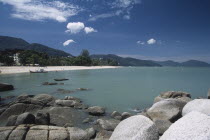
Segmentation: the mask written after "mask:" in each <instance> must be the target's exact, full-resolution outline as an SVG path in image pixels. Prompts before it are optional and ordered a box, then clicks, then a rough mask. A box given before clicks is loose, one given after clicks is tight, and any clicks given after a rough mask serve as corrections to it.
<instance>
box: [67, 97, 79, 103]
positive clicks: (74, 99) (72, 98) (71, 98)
mask: <svg viewBox="0 0 210 140" xmlns="http://www.w3.org/2000/svg"><path fill="white" fill-rule="evenodd" d="M64 100H73V101H77V102H79V103H80V102H82V101H81V100H80V99H79V98H76V97H73V96H66V97H65V98H64Z"/></svg>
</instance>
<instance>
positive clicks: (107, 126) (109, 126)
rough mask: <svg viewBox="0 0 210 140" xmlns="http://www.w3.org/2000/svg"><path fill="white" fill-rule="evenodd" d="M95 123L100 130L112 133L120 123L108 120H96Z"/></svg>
mask: <svg viewBox="0 0 210 140" xmlns="http://www.w3.org/2000/svg"><path fill="white" fill-rule="evenodd" d="M97 123H98V124H99V125H100V127H101V128H102V129H104V130H107V131H113V130H114V129H115V128H116V127H117V125H118V124H119V123H120V121H119V120H115V119H109V120H105V119H98V120H97Z"/></svg>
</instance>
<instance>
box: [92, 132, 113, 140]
mask: <svg viewBox="0 0 210 140" xmlns="http://www.w3.org/2000/svg"><path fill="white" fill-rule="evenodd" d="M111 135H112V131H106V130H102V131H99V132H98V133H97V135H96V138H95V140H109V138H110V137H111Z"/></svg>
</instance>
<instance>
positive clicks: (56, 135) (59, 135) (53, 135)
mask: <svg viewBox="0 0 210 140" xmlns="http://www.w3.org/2000/svg"><path fill="white" fill-rule="evenodd" d="M49 140H68V133H67V131H66V129H65V128H63V129H57V130H50V131H49Z"/></svg>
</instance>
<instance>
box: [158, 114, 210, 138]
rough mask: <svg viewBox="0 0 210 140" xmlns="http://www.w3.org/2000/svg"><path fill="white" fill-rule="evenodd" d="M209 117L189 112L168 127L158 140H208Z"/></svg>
mask: <svg viewBox="0 0 210 140" xmlns="http://www.w3.org/2000/svg"><path fill="white" fill-rule="evenodd" d="M209 139H210V117H209V116H207V115H205V114H202V113H200V112H191V113H189V114H187V115H186V116H184V117H182V118H181V119H179V120H178V121H176V122H175V123H174V124H172V125H171V127H169V129H168V130H167V131H166V132H165V133H164V134H163V136H162V137H161V138H160V140H209Z"/></svg>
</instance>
